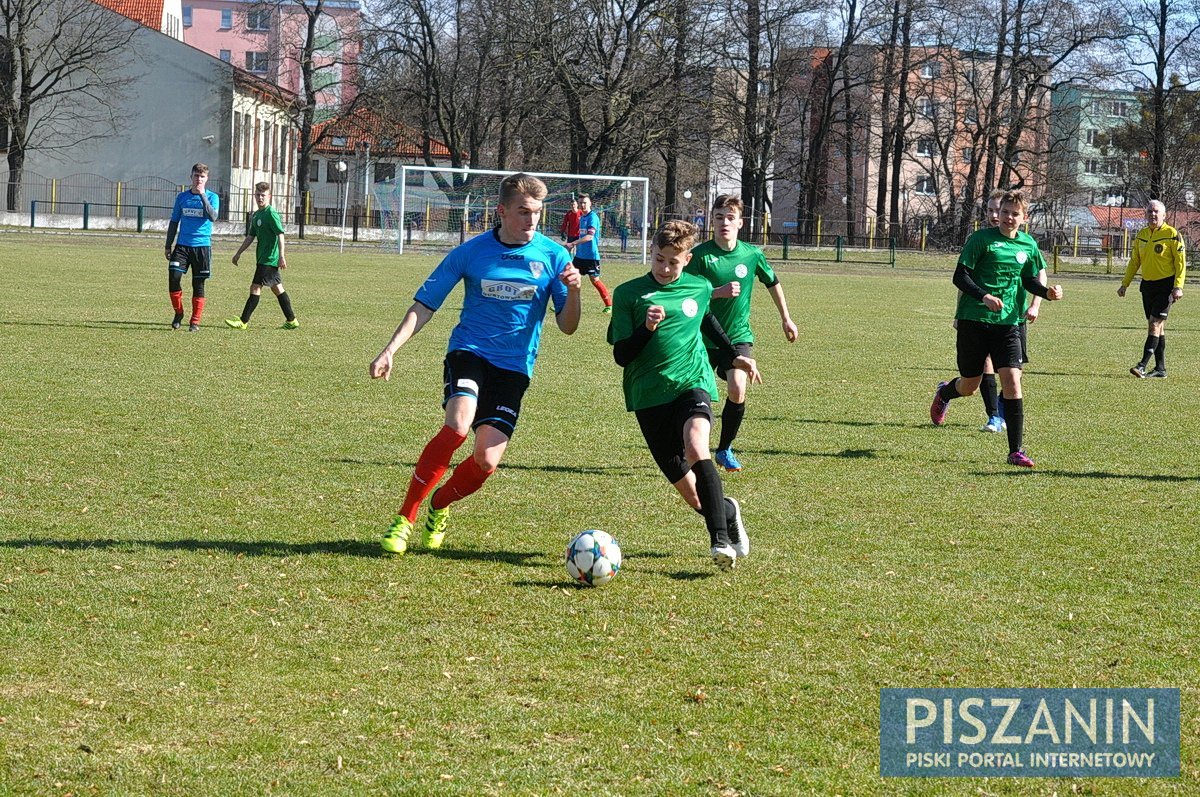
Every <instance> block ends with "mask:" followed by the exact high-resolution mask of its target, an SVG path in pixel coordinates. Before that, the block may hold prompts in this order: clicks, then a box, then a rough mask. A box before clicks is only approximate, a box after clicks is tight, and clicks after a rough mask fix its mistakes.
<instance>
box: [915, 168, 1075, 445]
mask: <svg viewBox="0 0 1200 797" xmlns="http://www.w3.org/2000/svg"><path fill="white" fill-rule="evenodd" d="M1028 212H1029V203H1028V201H1027V200H1026V199H1025V195H1024V194H1023V193H1021V192H1020V191H1006V192H1005V194H1004V196H1003V197H1002V198H1001V201H1000V224H999V226H998V227H988V228H985V229H982V230H978V231H976V232H975V233H973V234H972V235H971V237H970V238H968V239H967V242H966V244H964V245H963V249H962V253H961V254H960V255H959V257H958V267H957V268H956V269H955V271H954V285H955V287H956V288H958V289H959V290H960V291H962V295H961V296H959V299H958V312H957V313H956V314H955V318H956V319H957V321H958V344H957V348H958V372H959V374H960V376H959V377H957V378H956V379H952V380H951V381H949V382H941V383H939V384H938V386H937V390H936V391H935V392H934V394H933V403H932V405H930V408H929V417H930V420H932V421H933V424H934V426H941V425H942V424H944V423H945V422H946V412H947V411H948V409H949V402H950V401H951V400H952V399H955V398H958V397H959V396H969V395H971V394H972V393H974V392H975V391H976V389H978V387H979V382H980V378H981V376H982V374H983V363H984V361H985V360H986V359H987V358H988V356H989V355H990V356H991V358H992V362H993V363H994V364H995V366H996V370H997V371H998V373H999V375H1000V384H1001V389H1002V390H1003V391H1004V403H1005V415H1006V422H1007V424H1008V428H1007V431H1008V463H1009V464H1010V465H1016V466H1018V467H1023V468H1032V467H1033V460H1032V459H1030V458H1029V456H1027V455H1026V453H1025V451H1024V449H1023V448H1022V445H1023V442H1024V441H1023V439H1022V438H1023V434H1024V428H1025V408H1024V402H1023V399H1022V393H1021V364H1022V363H1021V360H1022V348H1021V335H1020V331H1019V329H1018V324H1019V322H1020V319H1021V315H1022V313H1023V312H1024V299H1023V297H1022V295H1021V289H1022V287H1023V288H1024V289H1025V290H1026V291H1028V292H1029V293H1032V294H1033V295H1035V296H1040V297H1042V298H1043V299H1049V300H1050V301H1056V300H1058V299H1061V298H1062V294H1063V290H1062V286H1061V285H1055V286H1054V287H1052V288H1047V287H1046V286H1045V285H1042V284H1041V283H1040V282H1038V280H1037V275H1038V273H1039V272H1040V271H1041V270H1042V269H1043V268H1045V265H1046V264H1045V261H1044V260H1043V258H1042V253H1041V250H1040V249H1038V245H1037V241H1035V240H1033V238H1032V237H1031V236H1030V235H1029V234H1028V233H1024V232H1021V225H1022V224H1024V223H1025V218H1026V216H1027V214H1028Z"/></svg>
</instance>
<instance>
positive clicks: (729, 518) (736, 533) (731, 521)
mask: <svg viewBox="0 0 1200 797" xmlns="http://www.w3.org/2000/svg"><path fill="white" fill-rule="evenodd" d="M736 521H737V510H736V509H735V508H734V506H733V501H731V500H729V499H728V498H726V499H725V528H726V530H727V531H728V532H729V541H730V542H732V543H734V544H735V545H736V544H737V543H740V542H741V541H742V532H741V529H739V528H738V525H737V523H736Z"/></svg>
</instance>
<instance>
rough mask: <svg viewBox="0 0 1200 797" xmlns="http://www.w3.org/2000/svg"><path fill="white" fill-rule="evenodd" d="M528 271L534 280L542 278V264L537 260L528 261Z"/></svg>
mask: <svg viewBox="0 0 1200 797" xmlns="http://www.w3.org/2000/svg"><path fill="white" fill-rule="evenodd" d="M529 271H530V273H532V274H533V278H534V279H539V278H541V276H542V263H541V261H539V260H530V261H529Z"/></svg>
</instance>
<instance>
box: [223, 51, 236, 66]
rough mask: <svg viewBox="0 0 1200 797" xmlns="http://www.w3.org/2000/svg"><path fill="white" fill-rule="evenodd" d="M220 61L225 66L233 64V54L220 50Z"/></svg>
mask: <svg viewBox="0 0 1200 797" xmlns="http://www.w3.org/2000/svg"><path fill="white" fill-rule="evenodd" d="M221 60H222V61H224V62H225V63H227V64H232V63H233V52H232V51H230V50H222V51H221Z"/></svg>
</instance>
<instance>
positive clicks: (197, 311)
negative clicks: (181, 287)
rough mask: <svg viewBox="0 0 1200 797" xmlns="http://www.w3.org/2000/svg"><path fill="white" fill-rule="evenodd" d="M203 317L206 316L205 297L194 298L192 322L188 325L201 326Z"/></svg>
mask: <svg viewBox="0 0 1200 797" xmlns="http://www.w3.org/2000/svg"><path fill="white" fill-rule="evenodd" d="M203 315H204V297H203V296H193V297H192V320H191V321H189V322H188V323H189V324H199V323H200V317H201V316H203Z"/></svg>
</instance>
